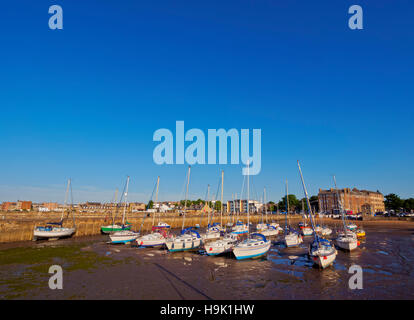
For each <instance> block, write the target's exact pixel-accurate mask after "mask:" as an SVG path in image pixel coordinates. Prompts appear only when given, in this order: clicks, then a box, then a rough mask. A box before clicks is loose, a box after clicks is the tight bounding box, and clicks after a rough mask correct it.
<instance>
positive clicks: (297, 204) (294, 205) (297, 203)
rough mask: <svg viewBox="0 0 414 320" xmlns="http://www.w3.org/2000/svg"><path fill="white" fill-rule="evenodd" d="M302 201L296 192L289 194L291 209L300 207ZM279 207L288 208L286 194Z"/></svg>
mask: <svg viewBox="0 0 414 320" xmlns="http://www.w3.org/2000/svg"><path fill="white" fill-rule="evenodd" d="M300 205H301V204H300V201H299V200H298V199H297V198H296V196H295V195H294V194H290V195H289V211H295V210H296V209H298V208H299V207H300ZM279 209H281V210H286V196H284V197H283V198H282V200H280V201H279Z"/></svg>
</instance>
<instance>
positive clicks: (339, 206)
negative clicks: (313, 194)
mask: <svg viewBox="0 0 414 320" xmlns="http://www.w3.org/2000/svg"><path fill="white" fill-rule="evenodd" d="M333 179H334V183H335V191H336V197H337V198H338V208H339V210H340V211H341V215H342V223H343V225H344V231H345V234H347V230H346V229H347V227H346V223H345V217H344V210H343V208H342V203H341V200H340V198H339V191H338V187H337V186H336V178H335V175H334V176H333Z"/></svg>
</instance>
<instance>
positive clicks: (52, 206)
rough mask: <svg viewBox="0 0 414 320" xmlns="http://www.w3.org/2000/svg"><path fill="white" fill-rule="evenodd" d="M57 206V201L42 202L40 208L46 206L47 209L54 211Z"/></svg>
mask: <svg viewBox="0 0 414 320" xmlns="http://www.w3.org/2000/svg"><path fill="white" fill-rule="evenodd" d="M58 207H59V204H58V203H57V202H43V204H42V208H46V209H47V211H56V209H57V208H58Z"/></svg>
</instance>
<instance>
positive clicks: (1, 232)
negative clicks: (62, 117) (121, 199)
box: [0, 212, 414, 243]
mask: <svg viewBox="0 0 414 320" xmlns="http://www.w3.org/2000/svg"><path fill="white" fill-rule="evenodd" d="M160 219H161V221H163V222H166V223H168V224H169V225H170V226H171V227H172V228H181V227H182V223H183V218H182V217H181V216H180V215H179V213H168V215H166V214H164V215H161V218H160ZM236 219H238V220H240V221H243V222H247V216H245V215H240V216H238V217H232V216H227V215H224V216H223V225H224V224H226V223H228V222H234V221H235V220H236ZM261 219H262V217H261V215H250V221H251V222H252V223H253V224H256V223H259V222H260V221H261ZM59 220H60V214H58V213H47V214H45V213H37V212H28V213H9V212H0V243H5V242H17V241H30V240H33V230H34V228H35V227H36V226H39V225H44V224H45V223H47V222H49V221H55V222H56V221H59ZM271 220H272V221H276V222H278V223H280V224H281V225H282V224H283V223H284V221H285V216H284V215H277V216H276V215H272V216H269V218H268V222H270V221H271ZM289 220H290V221H291V222H292V223H293V224H297V223H298V222H299V221H302V217H301V216H300V215H292V216H290V217H289ZM127 221H128V222H129V223H131V224H132V228H131V229H132V230H134V231H139V230H140V229H141V231H143V232H146V231H150V230H151V228H152V225H153V217H152V216H148V215H147V214H143V213H136V214H130V215H129V216H128V218H127ZM408 221H411V223H412V222H413V221H414V219H413V218H384V217H366V218H364V221H356V223H357V224H358V225H362V226H364V225H367V226H368V225H372V226H376V225H382V224H387V225H388V224H390V225H392V224H399V223H406V224H408V223H407V222H408ZM116 222H118V223H119V222H120V221H119V219H118V220H117V221H116ZM212 222H213V223H214V222H220V215H217V214H216V215H215V216H214V218H213V221H212ZM111 223H112V220H110V219H109V218H108V215H107V214H105V213H94V214H81V215H80V214H76V233H75V234H74V237H82V236H91V235H97V234H100V233H101V226H104V225H110V224H111ZM157 223H158V217H156V218H155V224H157ZM184 223H185V227H189V226H195V225H196V224H199V225H200V227H206V226H207V224H208V217H207V216H202V217H200V214H197V213H191V212H189V213H187V215H186V218H185V222H184ZM324 223H327V224H329V225H331V226H337V227H339V226H340V224H341V220H338V219H335V220H332V219H324ZM63 226H65V227H72V226H73V221H72V217H71V216H69V218H68V219H66V220H65V222H64V224H63Z"/></svg>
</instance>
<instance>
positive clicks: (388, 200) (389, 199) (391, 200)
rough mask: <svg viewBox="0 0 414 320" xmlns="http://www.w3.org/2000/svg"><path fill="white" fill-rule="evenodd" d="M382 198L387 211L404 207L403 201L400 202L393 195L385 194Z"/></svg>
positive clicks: (397, 197) (398, 198) (399, 199)
mask: <svg viewBox="0 0 414 320" xmlns="http://www.w3.org/2000/svg"><path fill="white" fill-rule="evenodd" d="M384 198H385V201H384V202H385V208H387V209H388V210H391V209H392V210H399V209H400V208H401V207H403V205H404V200H402V199H401V198H400V197H399V196H397V195H396V194H395V193H390V194H387V195H386V196H385V197H384Z"/></svg>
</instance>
